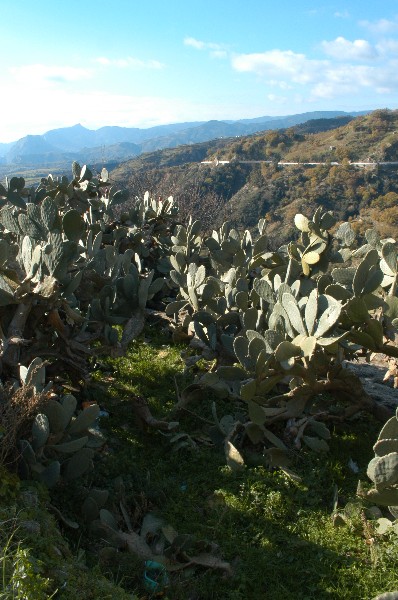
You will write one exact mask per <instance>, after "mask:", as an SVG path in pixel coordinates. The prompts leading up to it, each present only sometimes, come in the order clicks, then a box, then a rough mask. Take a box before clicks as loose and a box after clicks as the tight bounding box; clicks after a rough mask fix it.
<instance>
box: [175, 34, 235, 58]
mask: <svg viewBox="0 0 398 600" xmlns="http://www.w3.org/2000/svg"><path fill="white" fill-rule="evenodd" d="M184 45H185V46H190V47H191V48H195V50H207V51H208V52H209V53H210V56H212V57H213V58H226V57H227V55H228V53H227V49H226V47H225V45H224V44H217V43H215V42H203V41H202V40H197V39H196V38H194V37H186V38H184Z"/></svg>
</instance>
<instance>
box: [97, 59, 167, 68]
mask: <svg viewBox="0 0 398 600" xmlns="http://www.w3.org/2000/svg"><path fill="white" fill-rule="evenodd" d="M95 62H96V63H98V64H99V65H101V66H103V67H116V68H118V69H128V68H130V69H163V68H164V67H165V66H166V65H164V64H163V63H161V62H160V61H158V60H153V59H149V60H141V59H140V58H134V57H132V56H128V57H127V58H107V57H106V56H99V57H98V58H96V59H95Z"/></svg>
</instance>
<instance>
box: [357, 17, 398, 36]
mask: <svg viewBox="0 0 398 600" xmlns="http://www.w3.org/2000/svg"><path fill="white" fill-rule="evenodd" d="M359 24H360V25H361V26H362V27H365V28H366V29H368V30H369V31H371V32H372V33H377V34H382V35H384V34H386V33H392V32H394V31H398V18H395V19H394V20H389V19H379V20H378V21H359Z"/></svg>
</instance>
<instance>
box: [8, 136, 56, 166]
mask: <svg viewBox="0 0 398 600" xmlns="http://www.w3.org/2000/svg"><path fill="white" fill-rule="evenodd" d="M65 158H66V157H65V153H63V152H61V151H60V150H58V148H56V147H55V146H53V145H51V144H50V143H49V142H48V141H46V140H45V139H44V136H41V135H27V136H26V137H24V138H21V139H20V140H18V141H17V142H15V144H13V145H12V146H11V148H10V149H9V150H8V152H7V153H6V155H5V159H6V162H7V163H9V164H15V165H17V164H19V165H20V164H26V163H31V164H38V163H40V164H49V163H52V162H59V161H61V160H65Z"/></svg>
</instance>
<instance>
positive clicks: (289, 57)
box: [232, 50, 327, 84]
mask: <svg viewBox="0 0 398 600" xmlns="http://www.w3.org/2000/svg"><path fill="white" fill-rule="evenodd" d="M326 64H327V62H326V61H320V60H312V59H308V58H307V57H306V56H305V55H304V54H297V53H295V52H293V51H292V50H268V51H266V52H260V53H253V54H238V55H235V56H234V57H233V58H232V66H233V68H234V69H235V70H236V71H240V72H245V71H246V72H252V73H256V74H257V75H262V76H265V77H267V78H268V79H270V80H271V82H273V83H274V82H275V81H278V80H280V79H282V80H283V81H285V78H286V77H289V79H290V81H292V82H294V83H300V84H305V83H310V82H311V81H315V80H316V79H317V76H318V75H317V73H318V72H319V71H320V70H321V69H322V68H324V67H325V65H326Z"/></svg>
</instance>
